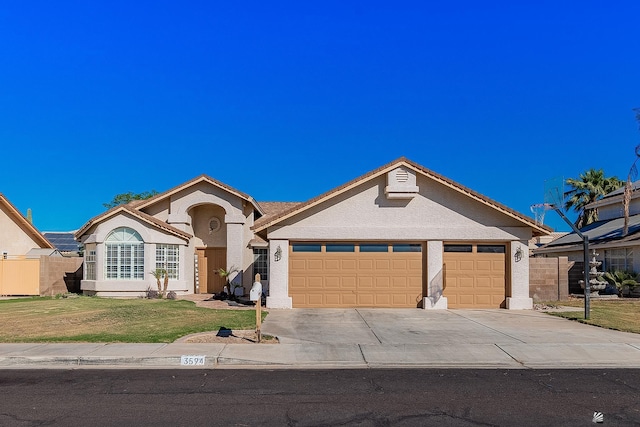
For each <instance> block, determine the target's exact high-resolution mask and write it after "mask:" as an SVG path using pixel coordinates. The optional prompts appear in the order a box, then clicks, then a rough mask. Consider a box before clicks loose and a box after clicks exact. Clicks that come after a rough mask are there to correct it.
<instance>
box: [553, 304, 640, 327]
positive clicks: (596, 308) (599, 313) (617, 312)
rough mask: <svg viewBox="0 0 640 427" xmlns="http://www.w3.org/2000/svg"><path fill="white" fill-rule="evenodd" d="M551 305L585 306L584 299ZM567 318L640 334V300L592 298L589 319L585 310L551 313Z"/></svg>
mask: <svg viewBox="0 0 640 427" xmlns="http://www.w3.org/2000/svg"><path fill="white" fill-rule="evenodd" d="M549 304H551V305H558V306H569V307H584V300H571V301H561V302H552V303H549ZM549 314H552V315H554V316H559V317H564V318H566V319H572V320H577V321H578V322H582V323H587V324H589V325H595V326H600V327H603V328H608V329H615V330H617V331H624V332H633V333H635V334H640V300H624V299H623V300H593V299H592V300H591V310H590V315H589V319H588V320H587V319H585V318H584V310H583V311H576V312H560V313H549Z"/></svg>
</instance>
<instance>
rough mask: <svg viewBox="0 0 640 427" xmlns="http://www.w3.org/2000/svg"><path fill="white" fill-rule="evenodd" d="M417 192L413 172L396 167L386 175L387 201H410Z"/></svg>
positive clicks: (385, 190) (385, 191)
mask: <svg viewBox="0 0 640 427" xmlns="http://www.w3.org/2000/svg"><path fill="white" fill-rule="evenodd" d="M418 191H419V189H418V186H417V185H416V174H415V172H413V171H410V170H408V169H405V168H403V167H398V168H396V169H394V170H392V171H390V172H388V173H387V186H386V187H385V189H384V193H385V194H386V196H387V199H412V198H413V197H414V196H415V195H416V194H417V193H418Z"/></svg>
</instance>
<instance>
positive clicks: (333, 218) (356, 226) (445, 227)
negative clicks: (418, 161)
mask: <svg viewBox="0 0 640 427" xmlns="http://www.w3.org/2000/svg"><path fill="white" fill-rule="evenodd" d="M417 182H418V186H419V187H420V192H419V195H417V196H416V197H414V198H413V199H411V200H387V198H386V197H385V194H384V188H385V184H386V181H385V177H384V176H381V177H379V178H377V179H375V180H372V181H369V182H365V183H363V184H362V185H360V186H358V187H356V188H353V189H351V190H349V191H348V192H346V193H344V194H341V195H339V196H337V197H335V198H333V199H331V200H330V201H328V202H325V203H322V204H320V205H318V206H315V207H314V208H312V209H309V210H308V211H306V212H304V213H302V214H301V215H298V216H296V217H295V218H292V219H289V220H287V221H284V222H283V223H281V224H280V225H278V226H276V227H272V228H270V229H269V230H268V238H269V239H289V240H304V239H306V240H358V239H365V240H372V239H375V240H417V241H425V240H442V241H447V240H448V241H453V240H495V241H510V240H522V239H526V240H528V239H529V238H531V229H530V228H529V227H523V226H522V225H521V223H519V222H518V221H516V220H515V219H513V218H511V217H509V216H507V215H505V214H501V213H500V212H498V211H496V210H495V209H493V208H490V207H488V206H486V205H484V204H482V203H480V202H476V201H474V200H471V199H470V198H469V197H467V196H465V195H462V194H460V193H458V192H456V191H453V190H451V189H449V188H447V187H445V186H443V185H441V184H438V183H436V182H434V181H431V180H428V179H427V178H425V177H422V176H418V180H417Z"/></svg>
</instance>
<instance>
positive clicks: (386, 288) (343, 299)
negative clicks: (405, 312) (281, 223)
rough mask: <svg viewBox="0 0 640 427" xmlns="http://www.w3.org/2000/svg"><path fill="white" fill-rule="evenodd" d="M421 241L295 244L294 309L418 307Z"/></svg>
mask: <svg viewBox="0 0 640 427" xmlns="http://www.w3.org/2000/svg"><path fill="white" fill-rule="evenodd" d="M423 252H424V250H423V246H422V244H420V243H416V244H408V243H359V244H351V243H293V244H291V245H290V253H289V295H290V296H291V298H292V300H293V307H294V308H303V307H413V308H415V307H417V306H418V305H419V304H421V302H422V298H423V278H422V277H423V270H424V264H425V262H424V257H423Z"/></svg>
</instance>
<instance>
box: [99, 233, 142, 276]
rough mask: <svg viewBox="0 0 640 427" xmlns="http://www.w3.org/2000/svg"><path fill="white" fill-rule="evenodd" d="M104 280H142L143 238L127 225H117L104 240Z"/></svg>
mask: <svg viewBox="0 0 640 427" xmlns="http://www.w3.org/2000/svg"><path fill="white" fill-rule="evenodd" d="M104 246H105V257H104V259H105V263H104V278H105V280H144V276H145V262H144V261H145V260H144V240H142V237H141V236H140V234H139V233H138V232H137V231H135V230H134V229H132V228H129V227H118V228H116V229H114V230H113V231H111V233H109V235H108V236H107V238H106V239H105V241H104Z"/></svg>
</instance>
